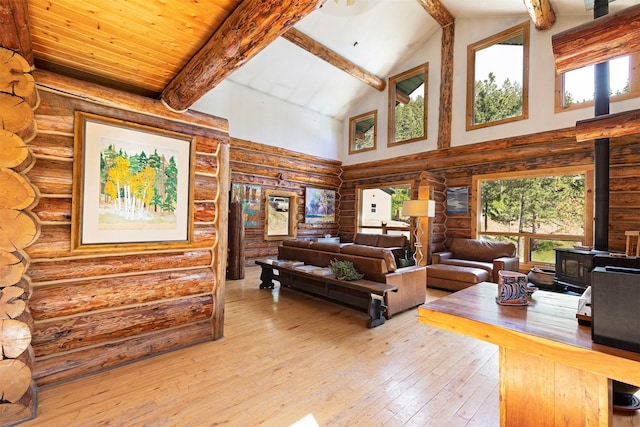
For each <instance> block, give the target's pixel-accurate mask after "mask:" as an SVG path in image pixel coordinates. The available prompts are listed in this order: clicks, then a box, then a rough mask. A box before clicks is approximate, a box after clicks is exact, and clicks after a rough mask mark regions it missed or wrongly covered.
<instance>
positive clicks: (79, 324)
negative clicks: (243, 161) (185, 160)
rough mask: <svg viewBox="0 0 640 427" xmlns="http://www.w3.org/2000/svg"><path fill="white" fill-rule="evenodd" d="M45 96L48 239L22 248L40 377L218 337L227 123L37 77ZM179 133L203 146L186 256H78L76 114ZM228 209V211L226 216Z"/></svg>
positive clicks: (37, 180)
mask: <svg viewBox="0 0 640 427" xmlns="http://www.w3.org/2000/svg"><path fill="white" fill-rule="evenodd" d="M36 82H37V84H38V87H39V93H40V97H41V102H40V106H39V107H38V108H37V110H36V111H35V119H36V123H37V128H38V132H37V135H36V137H35V138H34V139H33V140H32V141H30V142H29V143H28V146H29V148H30V150H31V151H32V152H33V155H34V157H35V159H36V162H35V165H34V166H33V167H32V168H31V169H30V170H29V171H28V172H27V174H26V175H27V177H28V178H29V180H30V181H31V183H33V184H34V185H35V186H36V187H37V189H38V193H39V198H38V202H37V205H36V206H35V207H34V208H33V213H34V214H35V215H36V217H37V224H38V227H39V229H40V235H39V237H38V239H37V241H36V242H35V243H34V244H33V245H31V246H30V247H29V248H28V249H27V250H26V251H25V252H26V257H27V258H28V260H29V261H30V263H29V268H28V270H27V272H26V274H27V275H28V276H29V277H30V279H31V283H32V288H33V293H32V296H31V300H30V303H29V307H30V310H31V313H32V314H33V318H34V328H33V344H32V345H33V352H34V355H35V367H34V378H35V381H36V383H37V384H38V385H45V384H50V383H54V382H58V381H63V380H68V379H70V378H74V377H77V376H80V375H84V374H87V373H92V372H96V371H99V370H102V369H106V368H110V367H113V366H116V365H119V364H122V363H127V362H130V361H134V360H136V359H140V358H143V357H147V356H152V355H156V354H159V353H162V352H166V351H169V350H173V349H176V348H180V347H184V346H188V345H191V344H194V343H198V342H203V341H209V340H214V339H218V338H221V337H222V335H223V321H224V317H223V314H224V293H223V292H224V268H223V266H224V265H226V234H227V209H226V207H227V203H228V189H229V178H228V173H227V171H228V153H229V136H228V130H227V123H226V120H222V119H219V118H216V117H211V116H206V115H198V114H199V113H198V114H194V113H193V112H186V113H184V114H179V113H173V112H169V110H167V109H166V108H164V107H163V106H162V105H160V103H159V102H158V101H152V100H149V99H146V98H142V97H136V96H134V95H130V94H126V93H122V92H118V91H114V90H110V89H106V88H103V87H98V86H95V85H91V84H87V83H82V82H79V81H73V80H71V79H67V78H63V77H60V76H56V75H54V74H51V73H45V72H36ZM76 111H84V112H88V113H94V114H98V115H101V116H105V117H111V118H116V119H121V120H126V121H128V122H134V123H139V124H143V125H147V126H152V127H154V128H159V129H165V130H170V131H174V132H178V133H181V134H184V135H187V136H190V137H193V140H194V144H195V165H194V166H193V167H194V172H195V177H194V186H195V188H194V214H193V215H194V218H193V220H194V221H193V222H194V233H193V239H192V243H191V244H190V245H189V246H188V247H186V248H184V247H183V248H176V247H175V246H162V245H155V246H154V245H153V244H151V245H149V246H148V247H144V248H141V249H127V248H126V247H121V248H118V247H115V248H114V249H113V250H100V251H93V252H87V251H74V250H72V248H71V227H72V224H71V208H72V187H73V183H74V175H73V161H74V158H73V153H74V143H76V141H74V113H75V112H76ZM220 206H222V207H223V208H222V209H221V208H220Z"/></svg>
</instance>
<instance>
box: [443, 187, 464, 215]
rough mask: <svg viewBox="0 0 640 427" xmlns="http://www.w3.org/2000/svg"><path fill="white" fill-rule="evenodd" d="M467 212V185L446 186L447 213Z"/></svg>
mask: <svg viewBox="0 0 640 427" xmlns="http://www.w3.org/2000/svg"><path fill="white" fill-rule="evenodd" d="M468 213H469V187H449V188H447V214H450V215H456V214H462V215H466V214H468Z"/></svg>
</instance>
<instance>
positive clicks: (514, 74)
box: [467, 22, 529, 130]
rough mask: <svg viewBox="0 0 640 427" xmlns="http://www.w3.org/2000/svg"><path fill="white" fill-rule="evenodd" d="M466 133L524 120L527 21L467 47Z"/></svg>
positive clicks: (526, 71)
mask: <svg viewBox="0 0 640 427" xmlns="http://www.w3.org/2000/svg"><path fill="white" fill-rule="evenodd" d="M467 57H468V64H467V130H472V129H477V128H482V127H486V126H492V125H497V124H502V123H507V122H511V121H514V120H523V119H526V118H527V117H528V98H529V97H528V91H529V89H528V88H529V82H528V75H529V22H525V23H523V24H520V25H517V26H515V27H513V28H510V29H508V30H505V31H503V32H501V33H499V34H496V35H493V36H491V37H488V38H486V39H484V40H481V41H479V42H477V43H474V44H471V45H469V46H468V48H467Z"/></svg>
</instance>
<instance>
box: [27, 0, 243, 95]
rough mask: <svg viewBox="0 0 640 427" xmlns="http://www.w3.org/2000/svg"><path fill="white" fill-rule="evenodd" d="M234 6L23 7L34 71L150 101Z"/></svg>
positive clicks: (206, 2) (117, 0)
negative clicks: (113, 88)
mask: <svg viewBox="0 0 640 427" xmlns="http://www.w3.org/2000/svg"><path fill="white" fill-rule="evenodd" d="M239 3H241V0H199V1H182V0H169V1H150V0H109V1H104V0H56V1H55V2H52V1H49V0H29V2H28V10H29V24H30V30H31V38H32V50H33V55H34V57H35V58H36V60H35V63H36V66H37V67H38V68H40V69H45V70H52V71H60V72H61V73H62V74H66V75H74V76H75V77H79V78H81V79H84V80H91V81H94V82H100V83H103V84H106V85H108V86H116V87H119V88H122V89H125V90H129V91H131V92H135V93H139V94H143V95H146V96H150V97H152V98H157V97H158V96H159V95H160V93H161V92H162V90H163V89H164V88H165V87H166V86H167V84H168V83H169V82H170V81H171V80H172V79H173V78H174V77H175V76H176V74H177V73H178V72H179V71H180V70H181V69H182V68H183V67H184V66H185V65H186V64H187V62H188V61H189V60H190V59H191V58H192V57H193V56H194V55H195V54H196V53H197V52H198V51H199V50H200V49H201V48H202V47H203V46H204V45H205V43H206V42H207V41H208V40H209V38H211V35H212V34H213V33H214V32H215V30H216V29H218V27H220V25H222V23H223V22H224V21H225V20H226V19H227V18H228V17H229V15H231V13H232V12H233V11H234V10H235V9H236V7H237V6H238V4H239Z"/></svg>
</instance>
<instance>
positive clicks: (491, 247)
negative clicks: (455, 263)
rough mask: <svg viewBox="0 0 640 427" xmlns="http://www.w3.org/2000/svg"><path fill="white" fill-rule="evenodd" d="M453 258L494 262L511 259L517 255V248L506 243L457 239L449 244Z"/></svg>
mask: <svg viewBox="0 0 640 427" xmlns="http://www.w3.org/2000/svg"><path fill="white" fill-rule="evenodd" d="M447 248H448V249H449V251H451V252H453V258H460V259H471V260H476V261H484V262H492V261H493V260H494V259H495V258H500V257H511V256H515V254H516V246H515V245H514V244H513V243H506V242H486V241H484V240H475V239H461V238H455V239H451V240H449V241H448V242H447Z"/></svg>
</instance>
